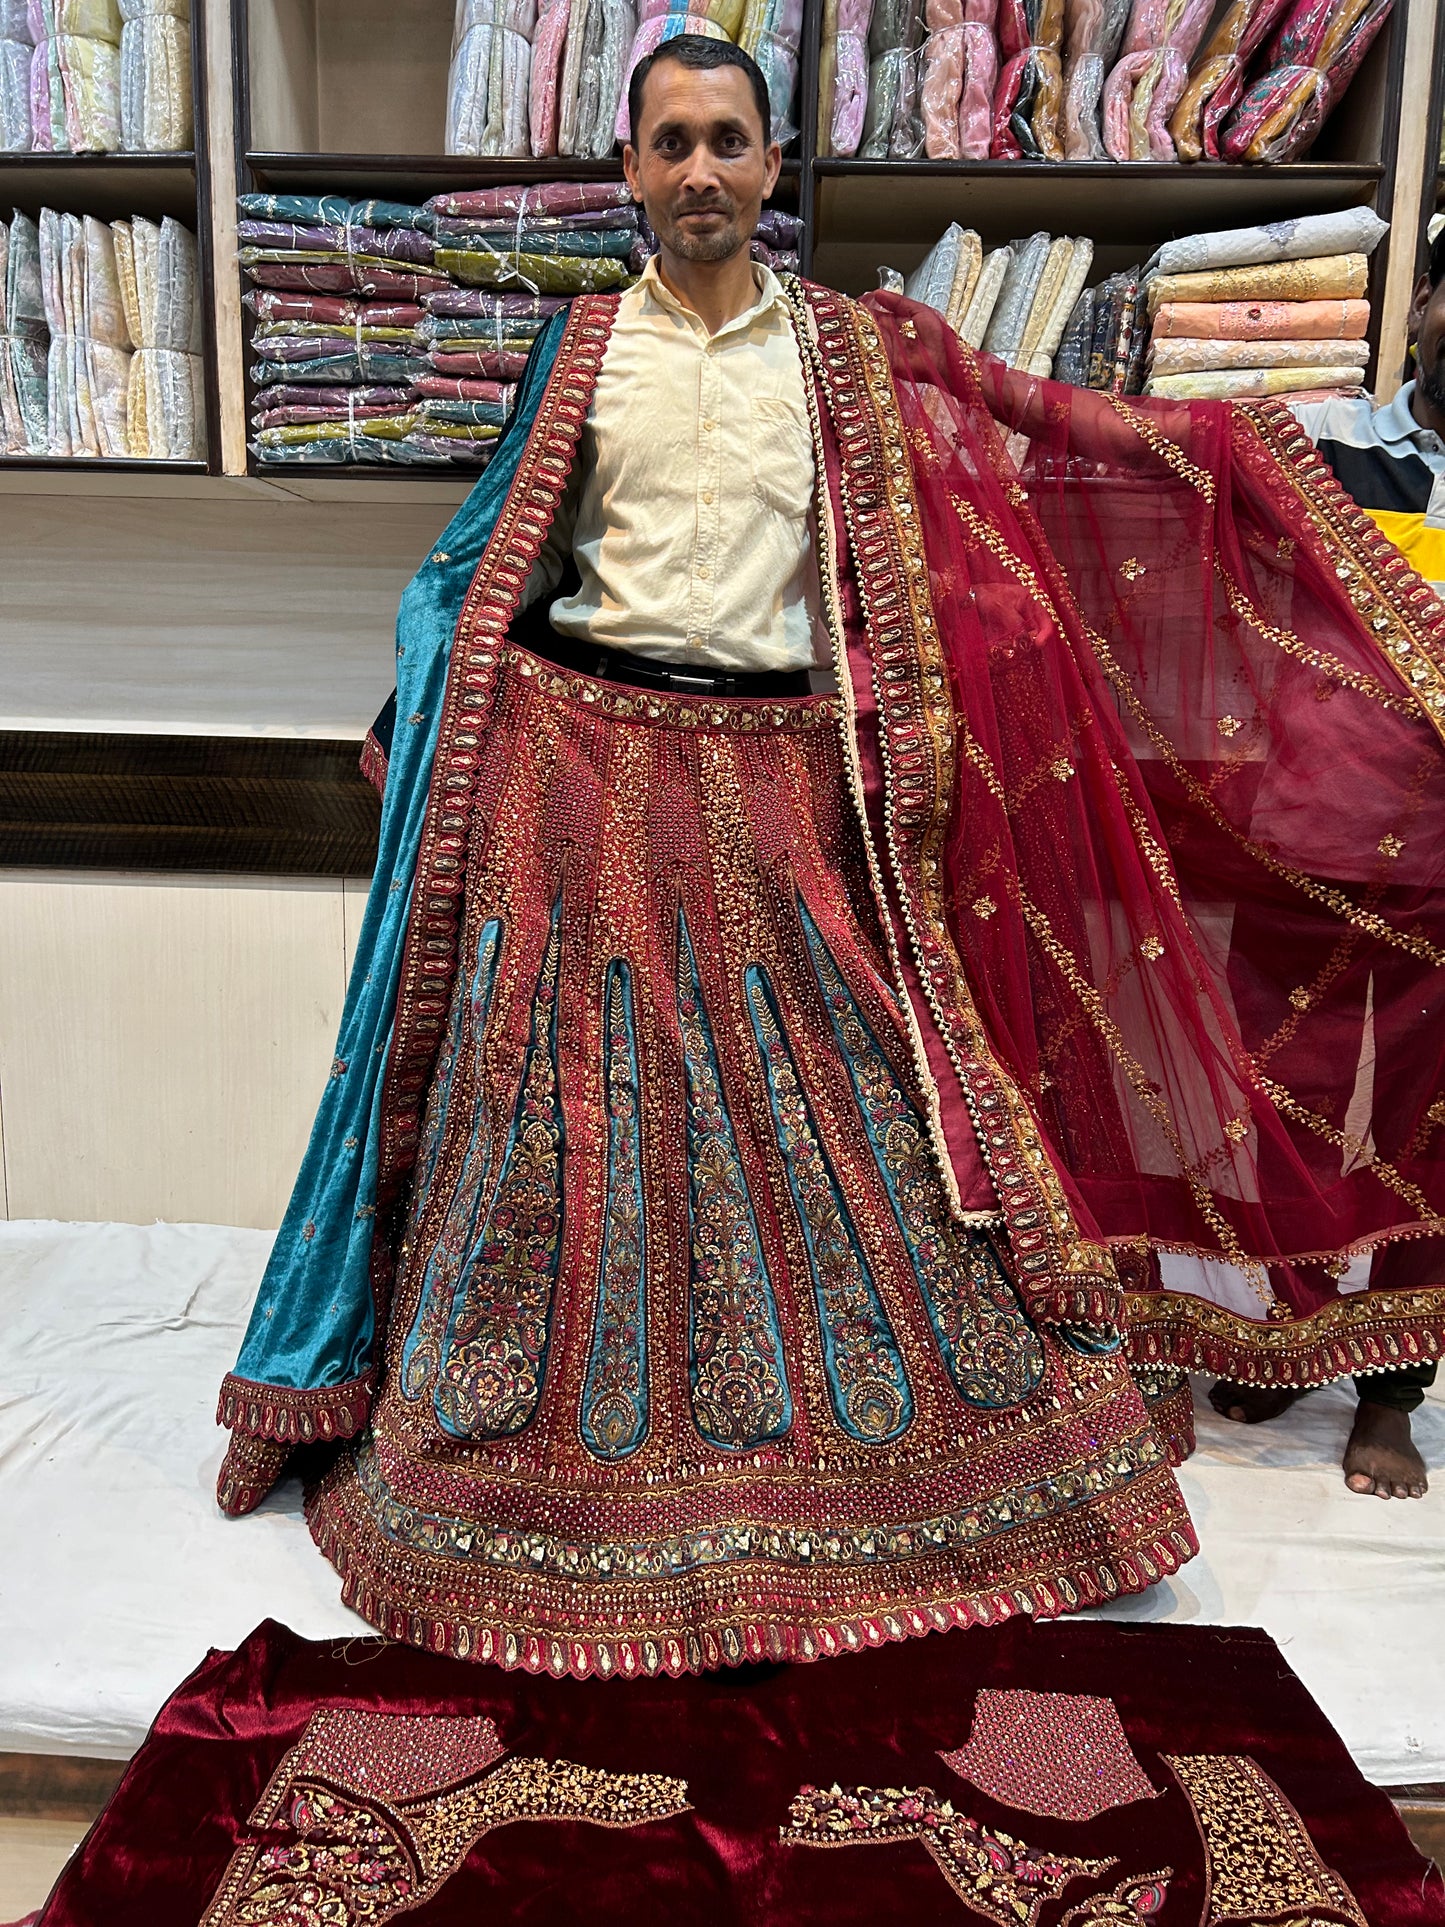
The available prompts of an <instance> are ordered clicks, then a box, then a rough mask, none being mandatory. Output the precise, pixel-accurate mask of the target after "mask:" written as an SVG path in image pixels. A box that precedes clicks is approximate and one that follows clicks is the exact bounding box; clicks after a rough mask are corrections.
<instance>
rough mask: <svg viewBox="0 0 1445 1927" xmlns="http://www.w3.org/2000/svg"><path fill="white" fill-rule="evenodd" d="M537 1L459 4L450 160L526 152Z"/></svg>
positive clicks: (450, 95) (450, 85)
mask: <svg viewBox="0 0 1445 1927" xmlns="http://www.w3.org/2000/svg"><path fill="white" fill-rule="evenodd" d="M536 21H537V7H536V0H457V12H456V22H455V25H454V27H453V32H452V58H451V67H450V70H449V72H448V74H447V120H446V138H445V149H446V152H447V153H448V154H478V155H493V156H496V155H522V154H525V153H526V152H527V97H528V91H529V88H530V85H531V77H532V35H533V32H534V30H535V27H536Z"/></svg>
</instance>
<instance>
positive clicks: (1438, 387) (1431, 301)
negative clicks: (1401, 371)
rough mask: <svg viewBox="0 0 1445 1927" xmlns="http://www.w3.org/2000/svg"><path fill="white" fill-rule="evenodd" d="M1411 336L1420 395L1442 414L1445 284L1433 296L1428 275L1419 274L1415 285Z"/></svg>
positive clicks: (1444, 391)
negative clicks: (1416, 358)
mask: <svg viewBox="0 0 1445 1927" xmlns="http://www.w3.org/2000/svg"><path fill="white" fill-rule="evenodd" d="M1410 332H1411V334H1412V335H1413V336H1414V337H1415V344H1416V349H1417V354H1418V360H1417V364H1416V379H1417V381H1418V382H1419V384H1420V389H1421V392H1422V393H1423V394H1424V396H1425V399H1426V400H1427V401H1428V402H1429V403H1430V405H1431V406H1432V407H1433V408H1438V409H1441V410H1442V411H1445V280H1442V281H1441V283H1440V285H1439V287H1437V288H1436V289H1435V291H1434V292H1433V293H1432V292H1431V290H1430V278H1429V276H1428V275H1424V274H1422V275H1421V276H1420V279H1419V280H1418V281H1417V282H1416V283H1415V295H1414V299H1413V300H1412V302H1411V304H1410Z"/></svg>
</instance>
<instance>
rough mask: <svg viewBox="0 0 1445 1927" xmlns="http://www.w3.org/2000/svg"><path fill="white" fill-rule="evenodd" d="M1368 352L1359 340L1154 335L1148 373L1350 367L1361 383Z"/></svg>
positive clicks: (1191, 373) (1171, 373) (1188, 373)
mask: <svg viewBox="0 0 1445 1927" xmlns="http://www.w3.org/2000/svg"><path fill="white" fill-rule="evenodd" d="M1369 358H1370V350H1369V348H1368V346H1367V344H1366V343H1365V342H1363V341H1345V340H1340V339H1336V340H1332V341H1287V340H1280V341H1271V340H1258V341H1232V340H1230V339H1229V338H1228V337H1227V336H1223V335H1217V336H1206V337H1204V338H1202V339H1199V340H1195V341H1183V340H1175V339H1171V338H1170V337H1169V336H1167V335H1166V336H1164V337H1163V338H1162V339H1161V338H1160V337H1159V336H1158V335H1156V336H1155V337H1154V341H1153V346H1152V347H1151V348H1150V351H1149V370H1150V374H1151V375H1153V376H1158V375H1194V374H1201V373H1204V372H1206V371H1209V370H1213V369H1216V368H1314V369H1320V368H1353V369H1354V370H1355V380H1356V381H1357V382H1359V381H1363V380H1364V377H1365V364H1366V363H1367V362H1368V360H1369Z"/></svg>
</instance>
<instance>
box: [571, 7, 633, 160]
mask: <svg viewBox="0 0 1445 1927" xmlns="http://www.w3.org/2000/svg"><path fill="white" fill-rule="evenodd" d="M636 28H637V9H636V7H635V6H634V5H633V0H587V5H586V13H585V16H584V18H583V20H582V24H581V33H580V37H579V42H578V44H579V46H580V48H581V53H580V57H579V61H578V65H577V68H576V79H575V83H574V81H573V79H572V34H573V27H572V20H571V16H570V15H569V20H568V28H567V33H568V41H567V50H566V55H565V57H564V61H563V71H562V98H561V100H560V102H559V104H558V120H557V151H558V153H560V154H571V155H575V156H577V157H578V158H579V159H582V160H596V161H600V160H605V159H606V158H607V156H608V155H609V154H610V153H611V152H612V149H613V146H614V144H615V141H616V137H617V114H618V101H619V97H620V94H621V89H622V75H623V70H624V67H625V66H626V62H627V55H628V50H629V48H630V47H631V45H632V37H633V34H634V33H635V32H636Z"/></svg>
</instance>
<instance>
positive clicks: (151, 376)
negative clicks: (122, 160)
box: [113, 216, 206, 461]
mask: <svg viewBox="0 0 1445 1927" xmlns="http://www.w3.org/2000/svg"><path fill="white" fill-rule="evenodd" d="M113 233H114V236H115V247H116V259H117V266H118V271H119V278H120V289H121V295H122V299H123V301H124V306H125V314H126V320H127V324H128V327H129V332H130V339H131V340H132V341H133V342H134V343H135V346H136V353H135V356H134V358H133V359H132V361H131V365H130V382H129V397H128V399H129V417H128V437H129V442H128V447H129V453H130V454H132V455H135V456H140V457H146V458H150V459H152V460H172V461H193V460H199V459H200V457H201V456H203V455H204V453H205V440H206V437H205V402H204V386H203V381H202V363H201V355H200V348H201V321H200V289H199V286H198V284H197V277H196V243H195V237H194V236H193V235H192V234H191V233H190V232H189V230H188V229H186V228H183V227H182V226H181V225H180V223H179V222H178V221H172V220H170V219H167V220H165V221H162V222H161V224H160V226H159V227H157V226H156V225H155V223H154V222H153V221H144V220H142V219H141V218H140V217H139V216H137V217H136V219H135V220H133V221H129V222H126V221H117V222H116V224H115V227H114V229H113Z"/></svg>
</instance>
